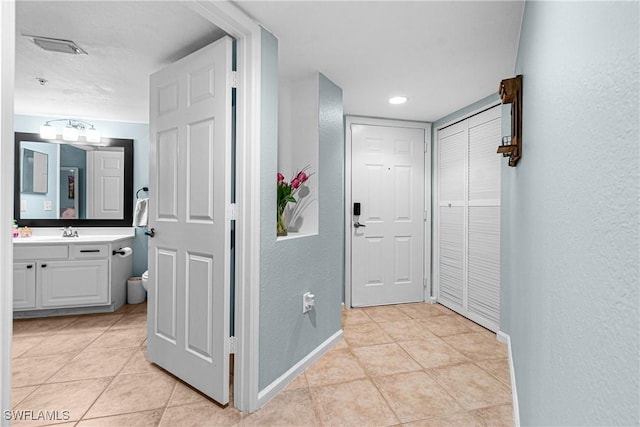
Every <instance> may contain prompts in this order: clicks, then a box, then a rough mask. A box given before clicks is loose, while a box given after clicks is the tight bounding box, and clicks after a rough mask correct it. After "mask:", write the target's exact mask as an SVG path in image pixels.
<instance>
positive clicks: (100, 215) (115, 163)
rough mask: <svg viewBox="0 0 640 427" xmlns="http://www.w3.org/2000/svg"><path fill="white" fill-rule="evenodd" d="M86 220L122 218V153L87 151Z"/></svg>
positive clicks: (104, 150)
mask: <svg viewBox="0 0 640 427" xmlns="http://www.w3.org/2000/svg"><path fill="white" fill-rule="evenodd" d="M87 160H88V165H87V168H88V171H87V176H88V189H87V190H88V191H87V194H88V199H89V203H88V206H87V210H88V212H87V218H90V219H122V218H124V205H123V203H122V201H123V200H124V151H115V150H113V151H112V150H108V149H103V150H101V151H89V152H88V154H87Z"/></svg>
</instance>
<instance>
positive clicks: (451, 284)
mask: <svg viewBox="0 0 640 427" xmlns="http://www.w3.org/2000/svg"><path fill="white" fill-rule="evenodd" d="M439 137H440V138H439V147H438V148H439V151H438V153H439V155H438V170H439V173H440V180H439V189H438V190H439V191H438V194H439V203H438V205H439V206H438V214H439V215H438V230H439V239H438V252H439V259H438V271H439V297H438V300H439V302H441V303H443V304H444V305H446V306H447V307H450V308H451V309H453V310H456V311H459V312H460V311H462V310H463V306H464V301H465V295H464V293H465V292H464V290H465V286H464V285H465V280H464V278H465V268H464V267H465V251H464V247H465V229H464V213H465V193H466V188H465V174H466V173H465V170H466V160H465V157H466V156H465V153H466V150H467V143H468V130H467V123H466V122H464V123H458V124H455V125H453V126H450V127H448V128H446V129H444V130H442V131H440V133H439Z"/></svg>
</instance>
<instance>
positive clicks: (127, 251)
mask: <svg viewBox="0 0 640 427" xmlns="http://www.w3.org/2000/svg"><path fill="white" fill-rule="evenodd" d="M132 253H133V249H131V248H130V247H129V246H126V247H124V248H120V249H118V250H117V251H115V255H118V256H119V257H120V258H127V257H130V256H131V254H132Z"/></svg>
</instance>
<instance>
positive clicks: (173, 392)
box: [156, 381, 178, 427]
mask: <svg viewBox="0 0 640 427" xmlns="http://www.w3.org/2000/svg"><path fill="white" fill-rule="evenodd" d="M177 388H178V381H176V383H175V384H174V385H173V390H171V395H170V396H169V399H168V400H167V404H166V405H164V408H163V409H162V414H161V415H160V419H159V420H158V424H156V427H158V426H160V425H161V424H162V420H163V419H164V416H165V414H166V413H167V410H168V409H169V403H170V402H171V399H172V398H173V396H174V395H175V393H176V390H177Z"/></svg>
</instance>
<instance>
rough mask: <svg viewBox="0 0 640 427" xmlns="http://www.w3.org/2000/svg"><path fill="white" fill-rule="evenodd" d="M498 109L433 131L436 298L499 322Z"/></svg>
mask: <svg viewBox="0 0 640 427" xmlns="http://www.w3.org/2000/svg"><path fill="white" fill-rule="evenodd" d="M500 127H501V116H500V107H499V106H498V107H494V108H491V109H489V110H487V111H484V112H482V113H480V114H477V115H475V116H473V117H470V118H469V119H466V120H463V121H461V122H458V123H456V124H454V125H451V126H449V127H446V128H444V129H441V130H440V131H439V132H438V175H439V176H438V178H439V181H438V182H439V184H438V203H437V209H438V222H437V230H438V232H437V235H438V239H437V247H438V256H437V260H436V262H437V268H436V272H437V273H436V280H437V286H438V302H440V303H442V304H443V305H445V306H447V307H449V308H451V309H452V310H454V311H457V312H458V313H460V314H462V315H464V316H467V317H468V318H470V319H471V320H473V321H475V322H477V323H479V324H481V325H483V326H485V327H486V328H489V329H491V330H493V331H497V330H498V328H499V324H500V161H501V160H502V156H499V155H498V154H496V147H497V146H498V145H499V144H500V134H501V129H500Z"/></svg>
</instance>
